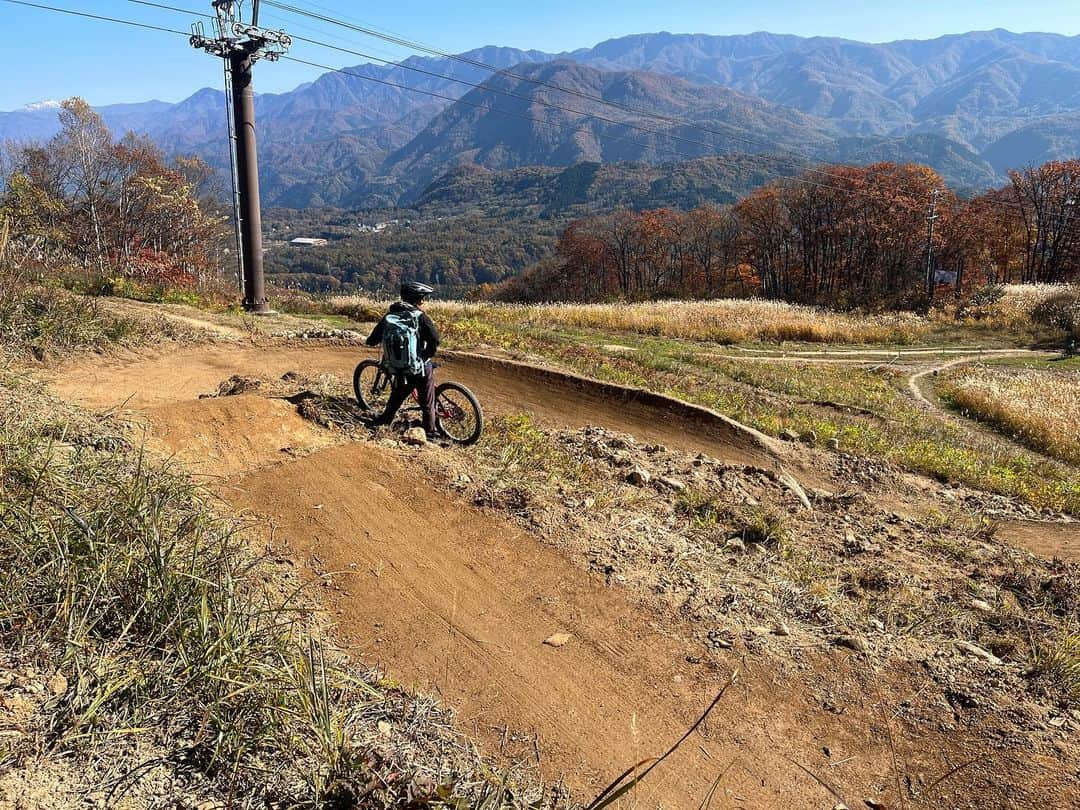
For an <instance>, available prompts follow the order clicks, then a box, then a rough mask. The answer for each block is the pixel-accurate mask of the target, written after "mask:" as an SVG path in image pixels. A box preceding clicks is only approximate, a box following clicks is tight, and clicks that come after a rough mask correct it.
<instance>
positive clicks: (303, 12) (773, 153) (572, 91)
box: [263, 0, 1023, 210]
mask: <svg viewBox="0 0 1080 810" xmlns="http://www.w3.org/2000/svg"><path fill="white" fill-rule="evenodd" d="M263 2H265V3H266V4H267V5H270V6H273V7H275V8H278V9H280V10H284V11H288V12H290V13H292V14H296V15H300V16H305V17H309V18H312V19H317V20H320V21H322V22H327V23H330V24H333V25H337V26H340V27H343V28H347V29H350V30H353V31H355V32H357V33H361V34H365V35H367V36H371V37H375V38H377V39H381V40H383V41H386V42H391V43H393V44H397V45H400V46H402V47H406V48H411V49H413V50H415V51H421V52H424V53H428V54H431V55H434V56H438V57H440V58H444V59H451V60H454V61H457V62H460V63H463V64H468V65H471V66H473V67H476V68H480V69H482V70H487V71H491V72H493V73H501V74H503V75H505V76H509V77H511V78H516V79H518V80H520V81H524V82H527V83H530V84H534V85H537V86H542V87H547V88H549V89H552V90H556V91H559V92H563V93H567V94H568V95H572V96H576V97H579V98H582V99H586V100H589V101H592V102H595V103H598V104H603V105H606V106H609V107H613V108H617V109H621V110H623V111H625V112H630V113H634V114H637V115H643V116H645V117H649V118H654V119H657V120H662V121H666V122H668V123H674V124H677V125H679V126H685V127H687V128H692V129H696V130H698V131H702V132H708V133H710V134H714V135H717V136H719V137H724V138H730V139H731V140H738V141H742V142H743V143H748V144H750V145H753V146H758V147H761V148H765V149H768V150H769V155H770V157H771V158H773V159H774V160H780V161H784V162H791V163H792V164H795V163H796V162H798V163H799V164H803V165H805V166H806V168H805V169H804V171H806V172H807V173H809V174H814V175H818V176H822V177H827V178H828V179H830V180H842V179H843V178H840V177H838V176H837V175H836V174H835V173H834V172H830V171H829V170H828V169H821V168H814V164H817V165H820V164H821V163H822V162H824V161H822V160H821V159H819V158H813V157H810V156H806V155H799V154H797V153H792V152H790V150H785V148H784V147H780V146H779V145H778V144H776V143H771V142H768V141H763V140H759V139H755V138H752V137H750V136H747V135H745V134H743V133H741V132H727V133H725V132H719V131H717V130H714V129H711V128H709V127H707V126H705V125H703V124H700V123H697V122H694V121H688V120H686V119H683V118H679V117H677V116H671V115H667V114H665V113H659V112H655V111H650V110H646V109H643V108H640V107H635V106H633V105H628V104H624V103H622V102H618V101H612V100H610V99H605V98H603V97H602V96H597V95H595V94H592V93H586V92H584V91H581V90H579V89H577V88H571V87H566V86H563V85H559V84H555V83H553V82H548V81H545V80H543V79H537V78H535V77H532V76H528V75H525V74H522V73H518V72H515V71H514V70H512V69H505V68H500V67H498V66H496V65H492V64H490V63H487V62H483V61H481V60H478V59H473V58H471V57H468V56H465V55H464V54H453V53H449V52H447V51H444V50H442V49H439V48H435V47H433V46H430V45H426V44H424V43H422V42H418V41H416V40H412V39H409V38H407V37H405V36H403V35H400V34H395V33H393V32H385V31H380V30H378V29H377V28H375V27H373V26H371V25H369V24H364V25H360V24H355V23H352V22H349V21H347V20H343V19H338V18H334V17H330V16H327V15H324V14H319V13H317V12H314V11H310V10H308V9H305V8H303V7H301V6H296V5H293V4H290V3H284V2H280V0H263ZM312 5H317V4H314V3H312ZM323 8H325V7H323ZM312 44H320V45H323V46H325V47H331V48H334V49H338V48H336V47H335V46H329V45H327V44H326V43H312ZM340 50H344V51H345V52H347V53H353V54H354V55H358V56H361V57H362V58H366V59H371V58H373V57H371V56H369V55H366V54H363V53H361V52H357V51H350V50H349V49H340ZM375 59H376V61H382V62H384V63H385V61H386V60H382V59H378V58H377V57H376V58H375ZM395 64H398V66H399V67H402V68H405V69H407V70H414V71H417V72H421V73H427V74H428V75H437V76H440V77H441V78H444V79H446V80H448V81H454V82H459V83H462V84H467V85H470V84H471V86H473V87H477V86H478V85H476V84H472V83H470V82H468V81H465V80H462V79H458V78H456V77H452V76H445V75H442V74H434V73H432V72H431V71H426V70H424V69H423V68H419V67H417V66H413V65H405V64H400V63H395ZM484 87H485V89H489V90H492V91H493V92H504V93H505V92H506V91H500V90H498V89H496V88H491V87H490V86H487V85H484ZM530 100H532V99H530ZM536 103H540V104H545V102H542V101H537V102H536ZM556 106H558V105H556ZM580 114H582V115H589V113H580ZM601 120H604V119H602V118H601ZM721 124H722V125H723V126H729V127H731V126H732V125H729V124H726V123H723V122H721ZM646 131H650V132H655V131H653V130H646ZM669 137H675V138H679V136H669ZM691 142H694V141H691ZM694 143H699V142H694ZM778 149H779V150H780V153H778V152H777V150H778ZM784 151H786V152H787V153H788V154H787V155H785V154H783V152H784ZM788 155H790V157H789V156H788ZM787 179H793V178H787ZM798 182H804V181H803V180H801V179H798ZM828 187H829V188H831V189H835V188H836V187H835V186H828ZM841 190H843V189H841ZM851 191H854V190H851ZM992 204H994V205H998V206H1001V207H1008V208H1012V209H1013V210H1023V206H1022V205H1021V204H1019V203H1011V202H1009V201H1007V200H995V201H992Z"/></svg>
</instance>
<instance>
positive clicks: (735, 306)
mask: <svg viewBox="0 0 1080 810" xmlns="http://www.w3.org/2000/svg"><path fill="white" fill-rule="evenodd" d="M331 308H332V310H333V311H335V312H338V313H340V314H355V315H361V316H365V315H366V316H370V315H369V310H370V311H374V312H378V309H379V305H378V304H376V303H374V302H372V301H370V300H368V299H364V298H346V297H340V298H335V299H331ZM428 309H429V311H430V312H431V314H432V316H433V317H435V318H436V319H437V318H439V317H440V316H441V317H444V318H448V319H451V320H462V319H467V320H477V321H481V322H486V323H491V324H502V325H516V326H522V327H538V326H556V327H569V328H587V329H600V330H604V331H609V332H630V333H633V334H640V335H651V336H655V337H667V338H681V339H686V340H703V341H710V342H715V343H723V344H732V343H758V342H762V343H779V342H782V341H799V342H806V343H841V344H861V343H899V344H908V343H912V342H914V341H915V340H916V339H918V338H919V337H920V336H922V335H923V334H925V333H926V332H927V330H928V329H929V328H930V324H929V322H928V321H927V320H926V319H924V318H920V317H919V316H917V315H913V314H911V313H897V314H893V315H849V314H845V313H838V312H831V311H829V310H825V309H819V308H816V307H804V306H797V305H794V304H785V303H781V302H777V301H759V300H735V299H724V300H717V301H662V302H655V303H640V304H544V305H537V306H526V305H520V304H490V303H484V304H470V303H462V302H455V301H451V302H441V301H440V302H433V303H431V304H430V305H429V307H428Z"/></svg>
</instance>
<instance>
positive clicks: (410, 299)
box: [401, 281, 435, 304]
mask: <svg viewBox="0 0 1080 810" xmlns="http://www.w3.org/2000/svg"><path fill="white" fill-rule="evenodd" d="M433 292H435V290H433V289H432V288H431V287H429V286H428V285H427V284H421V283H420V282H419V281H403V282H401V300H402V301H404V302H405V303H407V304H419V303H420V302H421V301H423V300H424V299H425V298H427V297H428V296H429V295H431V294H432V293H433Z"/></svg>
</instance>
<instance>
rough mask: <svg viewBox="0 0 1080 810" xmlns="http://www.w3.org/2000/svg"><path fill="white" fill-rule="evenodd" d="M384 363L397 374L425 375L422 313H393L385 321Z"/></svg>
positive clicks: (383, 340)
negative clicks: (422, 348)
mask: <svg viewBox="0 0 1080 810" xmlns="http://www.w3.org/2000/svg"><path fill="white" fill-rule="evenodd" d="M382 347H383V363H384V365H386V367H387V368H388V369H389V370H390V371H392V372H394V373H396V374H411V375H413V376H419V375H420V374H423V373H424V361H423V360H422V359H420V311H419V310H415V309H413V310H407V311H405V312H391V313H390V314H388V315H387V316H386V319H385V320H384V321H383V338H382Z"/></svg>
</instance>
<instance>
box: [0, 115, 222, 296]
mask: <svg viewBox="0 0 1080 810" xmlns="http://www.w3.org/2000/svg"><path fill="white" fill-rule="evenodd" d="M60 123H61V129H60V132H59V133H58V134H57V135H56V136H55V137H54V138H53V139H52V140H50V141H49V143H47V144H45V145H44V146H40V147H39V146H28V147H24V148H22V149H18V150H15V151H14V153H13V154H12V155H11V157H10V165H9V167H8V169H7V174H6V176H5V177H3V178H0V180H2V181H3V182H2V185H0V188H2V193H0V219H3V220H6V221H7V222H8V223H10V225H9V227H10V229H11V234H12V240H13V243H17V244H21V245H22V246H23V255H24V256H25V257H27V258H28V259H37V260H39V261H42V260H46V259H47V258H49V257H52V258H53V259H55V258H56V257H57V256H58V255H59V256H63V257H66V258H67V260H69V261H71V262H74V263H75V264H77V265H81V266H82V267H84V268H93V269H94V270H96V271H97V272H99V273H102V274H104V273H106V272H108V273H117V274H120V275H123V276H129V277H133V278H139V279H142V280H147V281H152V282H169V283H179V282H190V281H194V280H198V279H201V278H204V277H206V276H209V275H211V274H215V273H216V272H217V271H218V268H220V266H221V259H222V255H221V251H222V249H223V247H224V237H225V233H226V229H225V225H226V222H225V219H224V217H223V216H222V215H221V212H220V207H219V205H218V203H217V202H216V197H215V195H216V191H217V190H216V188H215V186H214V179H213V178H214V173H213V172H212V170H210V169H209V167H207V166H206V164H204V163H203V162H202V161H200V160H198V159H197V158H184V159H180V160H178V161H176V163H175V164H174V165H171V166H170V165H168V164H167V163H166V161H165V158H164V155H163V154H162V153H161V151H160V150H159V149H158V148H157V147H156V146H155V145H154V144H153V143H152V142H150V141H149V140H147V139H145V138H140V137H137V136H135V135H132V134H128V135H127V136H125V137H124V138H122V139H121V140H120V141H116V140H114V138H113V136H112V134H111V133H110V132H109V130H108V128H107V127H106V126H105V124H104V122H103V121H102V119H101V117H100V116H99V115H98V114H97V113H96V112H95V111H94V110H93V109H92V108H91V107H90V106H89V105H88V104H87V103H86V102H85V101H83V100H82V99H78V98H75V99H69V100H67V101H65V102H63V104H62V105H61V112H60ZM46 263H48V262H47V261H46Z"/></svg>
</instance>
